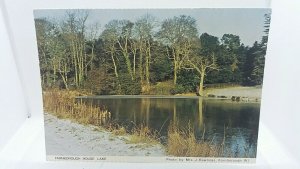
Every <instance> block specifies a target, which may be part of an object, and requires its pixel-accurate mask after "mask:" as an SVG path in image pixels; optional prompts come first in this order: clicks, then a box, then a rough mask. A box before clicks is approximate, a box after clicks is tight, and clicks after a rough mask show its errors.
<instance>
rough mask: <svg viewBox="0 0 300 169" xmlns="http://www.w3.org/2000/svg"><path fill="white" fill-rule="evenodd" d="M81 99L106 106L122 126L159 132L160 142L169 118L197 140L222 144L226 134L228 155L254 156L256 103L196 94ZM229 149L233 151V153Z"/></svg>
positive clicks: (257, 120) (164, 135) (256, 121)
mask: <svg viewBox="0 0 300 169" xmlns="http://www.w3.org/2000/svg"><path fill="white" fill-rule="evenodd" d="M83 101H85V102H88V103H93V104H97V105H99V106H101V107H103V106H105V107H106V108H107V109H108V110H109V111H110V112H111V113H112V120H113V121H115V122H116V123H118V124H121V125H124V126H129V127H130V126H134V125H137V126H138V125H140V124H144V125H147V126H148V127H149V128H151V129H154V130H157V131H160V135H161V136H162V141H164V140H165V139H164V138H166V136H167V129H168V126H169V124H170V123H171V122H172V121H178V125H179V127H181V128H187V127H188V125H189V124H190V126H192V127H193V128H194V130H195V135H196V138H197V139H201V138H202V136H203V133H204V136H205V139H206V140H209V141H212V142H214V143H216V144H221V142H222V141H223V138H224V134H225V145H226V147H227V148H228V149H230V152H231V153H230V154H228V156H234V157H244V156H247V157H255V156H256V145H257V135H258V123H259V111H260V104H259V103H241V102H239V103H237V102H232V101H230V100H220V99H203V98H199V97H157V96H154V97H144V96H100V97H88V98H84V99H83ZM232 152H234V153H233V154H232Z"/></svg>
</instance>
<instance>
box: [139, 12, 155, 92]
mask: <svg viewBox="0 0 300 169" xmlns="http://www.w3.org/2000/svg"><path fill="white" fill-rule="evenodd" d="M156 26H157V25H156V21H155V18H154V17H153V16H151V15H149V14H146V15H144V16H143V17H141V18H140V19H138V20H137V21H136V22H135V26H134V37H135V39H136V40H135V41H137V43H138V45H137V47H138V48H139V56H140V57H139V75H140V79H141V84H142V85H143V84H144V74H143V72H144V70H143V68H145V76H146V85H145V86H146V90H148V89H149V87H150V64H151V54H152V52H151V47H152V41H153V38H154V29H155V27H156ZM143 56H145V57H143ZM144 62H145V63H144Z"/></svg>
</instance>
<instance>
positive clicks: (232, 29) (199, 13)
mask: <svg viewBox="0 0 300 169" xmlns="http://www.w3.org/2000/svg"><path fill="white" fill-rule="evenodd" d="M66 11H67V10H65V9H51V10H49V9H46V10H35V11H34V17H35V18H44V17H46V18H55V19H58V20H61V19H63V18H64V17H65V13H66ZM88 11H89V18H88V21H87V23H88V24H92V23H95V22H98V23H99V24H100V25H101V27H102V28H103V27H104V25H105V24H107V23H108V22H109V21H111V20H113V19H120V20H121V19H128V20H130V21H132V22H134V21H136V20H137V19H138V18H140V17H141V16H143V15H145V14H147V13H148V14H150V15H152V16H155V17H156V19H157V20H158V21H163V20H164V19H166V18H172V17H174V16H179V15H189V16H191V17H193V18H195V19H196V20H197V28H198V32H199V34H202V33H205V32H206V33H208V34H211V35H214V36H217V37H219V38H221V37H222V36H223V34H225V33H228V34H234V35H239V36H240V38H241V41H242V43H244V44H245V45H249V46H252V44H253V43H254V42H255V41H260V40H261V37H262V36H263V35H264V32H263V31H264V14H266V13H270V12H271V11H270V9H262V8H257V9H254V8H252V9H251V8H250V9H228V8H227V9H226V8H223V9H208V8H206V9H91V10H88Z"/></svg>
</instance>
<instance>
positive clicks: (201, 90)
mask: <svg viewBox="0 0 300 169" xmlns="http://www.w3.org/2000/svg"><path fill="white" fill-rule="evenodd" d="M204 77H205V72H201V73H200V82H199V95H200V96H204V92H203V85H204V84H203V83H204Z"/></svg>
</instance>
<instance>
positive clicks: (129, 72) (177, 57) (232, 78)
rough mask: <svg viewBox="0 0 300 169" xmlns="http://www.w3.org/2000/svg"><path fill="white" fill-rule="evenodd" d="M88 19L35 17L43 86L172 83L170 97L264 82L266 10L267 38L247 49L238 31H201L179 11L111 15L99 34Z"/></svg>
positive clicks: (102, 88)
mask: <svg viewBox="0 0 300 169" xmlns="http://www.w3.org/2000/svg"><path fill="white" fill-rule="evenodd" d="M88 17H89V14H88V13H87V12H86V11H80V10H79V11H75V12H74V11H73V12H67V13H66V15H65V18H64V20H62V21H57V20H54V19H46V18H38V19H35V26H36V34H37V43H38V52H39V59H40V69H41V79H42V86H43V87H44V88H66V89H70V88H75V89H90V90H92V91H93V92H94V93H96V94H141V93H148V92H149V90H151V87H153V86H155V84H157V83H158V82H166V81H172V86H173V88H174V90H173V91H172V92H171V91H170V92H171V93H172V94H174V93H182V92H189V91H193V92H195V91H196V89H197V91H198V93H199V94H200V95H203V88H204V84H215V83H235V84H242V85H260V84H262V78H263V70H264V69H263V68H264V57H265V54H266V44H267V38H268V30H269V25H270V15H269V14H266V15H265V23H264V24H265V36H263V37H262V39H261V41H260V42H255V43H254V44H253V46H251V47H249V46H245V45H244V44H243V43H241V40H240V37H239V36H238V35H233V34H224V35H223V37H222V38H221V39H219V38H218V37H215V36H212V35H209V34H208V33H203V34H201V35H199V32H198V30H197V23H196V20H195V19H194V18H192V17H190V16H185V15H180V16H174V17H173V18H168V19H165V20H163V21H162V22H158V21H157V20H156V18H154V17H153V16H151V15H149V14H146V15H144V16H142V17H140V18H139V19H138V20H136V21H135V22H133V21H130V20H112V21H110V22H109V23H107V24H106V25H105V26H104V28H103V30H101V31H100V27H99V26H98V25H97V24H95V25H88V24H87V19H88Z"/></svg>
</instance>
